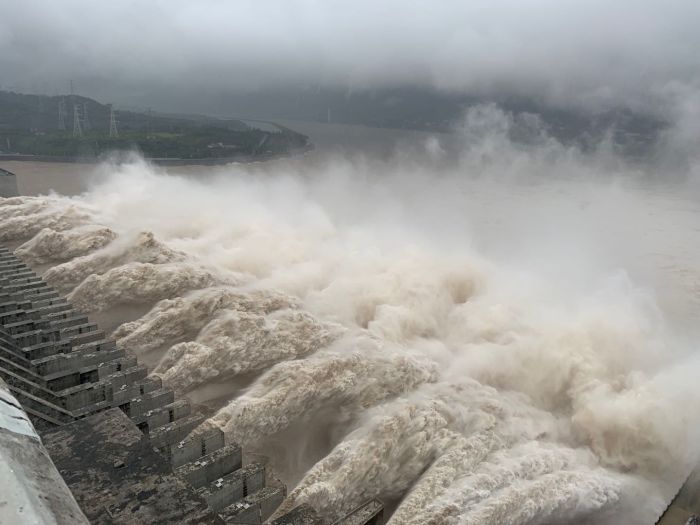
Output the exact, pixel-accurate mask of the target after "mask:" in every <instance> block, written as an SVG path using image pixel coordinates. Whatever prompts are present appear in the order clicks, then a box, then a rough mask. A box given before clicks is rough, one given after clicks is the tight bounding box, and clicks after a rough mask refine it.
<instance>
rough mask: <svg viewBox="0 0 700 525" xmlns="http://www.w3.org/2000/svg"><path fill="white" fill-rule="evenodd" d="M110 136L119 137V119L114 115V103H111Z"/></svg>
mask: <svg viewBox="0 0 700 525" xmlns="http://www.w3.org/2000/svg"><path fill="white" fill-rule="evenodd" d="M109 136H110V137H111V138H117V137H118V136H119V132H118V131H117V119H116V117H115V116H114V107H112V104H110V105H109Z"/></svg>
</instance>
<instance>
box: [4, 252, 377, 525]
mask: <svg viewBox="0 0 700 525" xmlns="http://www.w3.org/2000/svg"><path fill="white" fill-rule="evenodd" d="M0 377H1V378H2V379H3V380H4V381H5V383H7V386H8V387H9V390H10V391H11V393H12V394H13V395H14V397H15V398H16V399H17V400H18V401H19V402H20V403H21V405H22V408H23V409H24V410H25V412H26V413H27V414H28V415H29V418H30V419H31V421H32V423H33V424H34V426H35V428H36V429H37V430H38V431H39V432H40V433H41V435H42V440H43V441H44V445H45V446H46V449H47V450H48V452H49V454H50V455H51V459H52V461H53V462H54V464H55V465H56V467H57V468H58V470H59V472H60V473H61V475H62V476H63V478H64V480H65V481H66V483H67V485H68V487H69V488H70V490H71V492H72V493H73V495H74V497H75V499H76V501H77V502H78V504H79V505H80V507H81V509H82V511H83V512H84V514H85V516H86V517H87V519H88V520H89V521H90V522H91V523H130V524H131V523H231V524H246V525H255V524H262V523H266V522H268V519H269V518H270V516H271V515H272V514H273V513H274V511H275V510H276V509H277V507H278V506H279V505H280V503H281V502H282V501H283V499H284V498H285V496H286V487H285V486H284V484H282V483H281V482H279V481H278V480H277V479H276V478H275V477H274V476H273V474H272V472H270V469H269V468H268V466H267V465H265V463H264V461H262V462H251V463H248V464H244V461H243V453H242V450H241V447H240V446H238V445H237V444H235V443H226V440H225V436H224V434H223V433H222V432H221V430H219V429H218V428H210V429H208V430H206V431H204V430H198V431H197V432H192V431H193V430H194V429H196V428H198V427H200V425H201V423H202V422H203V420H204V418H203V417H202V416H201V415H200V414H196V413H194V412H193V410H192V408H191V406H190V404H189V402H188V401H187V400H185V399H176V398H175V395H174V392H173V391H172V390H171V389H169V388H168V387H167V386H164V385H163V384H162V382H161V380H160V378H158V377H153V376H149V375H148V370H147V369H146V367H144V366H142V365H139V363H138V360H137V359H136V358H135V357H134V356H133V355H131V354H130V353H129V352H128V349H123V348H119V347H118V346H117V345H116V343H115V342H114V341H113V340H110V339H109V338H108V337H107V336H106V334H105V333H104V332H102V331H101V330H100V329H99V327H98V326H97V325H95V324H94V323H91V322H90V320H89V319H88V316H87V315H85V314H84V313H82V312H80V311H78V310H76V309H75V308H74V307H73V306H72V305H71V304H70V303H69V302H68V301H67V300H66V299H65V298H63V297H61V296H60V295H59V294H58V293H57V292H56V291H55V290H53V289H52V288H51V287H49V286H48V285H47V284H46V283H45V282H44V281H43V280H42V279H41V278H40V277H39V276H37V275H36V274H35V273H34V272H33V271H32V270H31V269H30V268H28V267H27V266H26V265H25V264H24V263H23V262H22V261H21V260H19V259H18V258H17V257H16V256H15V255H14V254H13V253H12V252H11V251H10V250H8V249H7V248H5V247H0ZM382 514H383V506H382V505H381V503H380V502H378V501H377V500H372V501H369V502H367V503H366V504H364V505H362V506H361V507H359V508H357V509H355V510H354V511H353V512H351V513H350V514H348V516H346V517H344V518H342V519H341V520H339V521H338V522H336V523H337V524H338V525H366V524H369V525H377V524H380V523H382V522H383V517H382ZM58 522H59V523H61V521H60V519H59V521H58ZM322 523H324V521H323V520H322V519H321V518H319V517H318V515H317V514H316V512H315V511H314V509H312V508H311V507H308V506H306V505H302V506H300V507H297V508H296V509H294V510H293V511H292V512H290V513H288V514H286V515H284V516H282V517H279V518H277V519H276V520H275V521H274V524H275V525H318V524H322Z"/></svg>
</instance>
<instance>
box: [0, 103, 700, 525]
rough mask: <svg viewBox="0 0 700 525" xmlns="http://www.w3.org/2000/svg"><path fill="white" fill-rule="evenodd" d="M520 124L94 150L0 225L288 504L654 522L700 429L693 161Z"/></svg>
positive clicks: (479, 122) (11, 207)
mask: <svg viewBox="0 0 700 525" xmlns="http://www.w3.org/2000/svg"><path fill="white" fill-rule="evenodd" d="M511 125H512V119H510V118H509V117H508V115H506V114H504V113H502V112H500V111H499V110H498V109H497V108H495V107H493V106H489V107H486V108H480V109H478V110H476V111H475V112H472V113H471V114H469V115H467V116H466V118H465V120H464V125H463V127H462V129H461V131H460V135H459V137H461V140H462V144H461V147H460V148H459V150H458V154H457V155H456V156H449V155H447V153H446V146H445V144H443V143H442V140H444V137H440V136H436V137H432V138H430V139H427V140H426V141H425V142H424V143H423V144H422V145H420V146H416V147H413V148H411V149H410V150H406V149H401V148H399V149H397V150H396V151H395V152H394V154H393V155H392V156H390V157H389V158H382V159H375V158H371V157H367V156H362V155H345V156H342V155H329V156H323V157H321V158H314V159H302V160H300V161H299V162H287V161H285V162H270V163H263V164H257V165H228V166H224V167H220V168H216V169H213V170H211V171H209V172H206V173H204V172H201V171H194V172H192V173H191V174H189V175H173V174H171V173H168V172H166V171H164V170H162V169H160V168H157V167H154V166H152V165H149V164H147V163H146V162H144V161H143V160H141V159H139V158H138V157H133V158H131V159H128V161H126V162H123V161H122V162H120V163H106V164H103V165H101V166H99V167H98V168H96V171H95V173H94V174H93V181H94V182H93V184H92V187H91V188H90V189H89V190H88V191H87V192H85V193H84V194H82V195H78V196H75V197H65V196H61V195H58V194H49V195H43V196H35V197H18V198H11V199H4V200H2V201H0V224H1V225H2V229H1V231H2V241H3V242H5V243H12V244H13V245H15V246H17V247H18V248H17V253H18V254H20V255H21V256H22V257H23V258H25V259H26V260H28V261H34V262H35V263H36V264H41V265H43V266H42V267H44V268H46V271H45V272H44V277H45V279H46V280H47V281H48V282H49V283H50V284H52V285H54V286H56V287H57V288H58V289H60V290H61V291H62V292H64V293H67V294H69V295H68V297H69V299H70V300H71V301H73V302H74V303H75V304H76V305H77V306H78V307H79V308H81V309H83V310H85V311H87V312H88V313H90V314H91V316H92V317H93V318H95V319H98V320H100V322H101V324H103V325H104V324H105V323H103V321H106V322H107V325H109V326H114V327H115V329H114V331H113V334H112V335H113V337H115V338H116V339H117V341H118V343H119V344H120V345H121V346H123V347H124V348H125V349H127V350H128V351H130V352H133V353H134V354H136V355H138V356H139V358H140V359H142V360H144V361H145V362H147V363H149V364H150V365H151V366H152V370H153V372H152V373H154V374H157V375H159V376H161V377H162V378H163V380H164V382H165V383H166V384H168V385H170V386H171V387H173V388H174V389H175V390H176V391H177V392H178V394H182V395H185V396H187V397H189V398H190V399H191V400H192V401H193V402H195V403H196V404H197V405H198V407H199V408H200V410H202V411H204V412H205V413H206V414H207V415H208V420H207V421H206V422H205V423H204V425H216V426H219V427H220V428H222V429H223V430H224V431H225V433H226V434H227V438H228V439H231V440H234V441H236V442H238V443H240V444H241V445H242V446H243V447H244V448H245V449H246V450H250V451H253V452H260V453H263V454H266V455H268V456H270V461H271V463H272V466H273V468H274V469H275V472H276V473H278V474H279V475H280V476H281V477H282V478H283V480H284V481H285V482H287V483H288V484H289V489H290V491H289V495H288V497H287V500H286V501H285V502H284V503H283V506H282V510H284V509H289V508H291V507H293V506H294V505H297V504H299V503H303V502H306V503H309V504H311V505H312V506H314V507H315V508H316V509H317V510H318V511H319V512H320V513H321V514H322V516H323V517H324V519H325V520H326V521H328V522H331V521H332V520H334V519H335V518H336V517H338V516H339V515H342V513H343V512H347V511H349V510H351V509H352V508H354V507H355V506H356V505H358V504H359V503H361V502H362V501H364V500H365V499H367V498H369V497H380V498H382V499H383V500H384V501H385V502H387V503H389V505H390V506H391V508H395V512H394V513H393V515H392V517H391V519H390V523H392V524H404V523H479V524H486V523H494V524H495V523H503V519H504V516H507V521H506V522H507V523H513V524H521V523H522V524H524V523H563V522H569V521H578V522H580V523H619V522H620V521H621V520H623V521H624V522H625V523H640V524H641V523H649V522H652V521H654V520H655V519H656V517H657V516H658V515H659V514H660V513H661V512H662V511H663V509H664V508H665V507H666V505H667V504H668V501H670V499H671V497H672V496H673V494H674V493H675V492H676V491H677V490H678V488H679V487H680V485H681V484H682V483H683V481H684V479H685V477H686V476H687V474H688V472H689V471H690V469H691V468H692V466H693V465H694V461H695V460H696V458H697V454H698V450H697V445H696V444H697V443H698V442H700V441H698V439H697V438H698V430H700V427H699V426H698V423H699V421H698V418H697V414H695V410H694V408H693V407H694V406H695V403H697V401H698V394H697V388H696V386H695V385H696V377H697V372H698V369H699V368H698V365H699V364H700V363H698V360H697V357H696V352H695V350H696V341H697V337H698V333H697V328H696V324H697V323H695V322H694V319H696V316H697V314H698V312H699V311H700V305H699V304H698V301H697V297H696V286H697V283H698V282H700V280H699V278H700V275H698V273H697V268H698V267H700V265H699V264H698V263H699V262H700V254H699V253H698V249H697V246H698V243H697V242H696V236H697V231H698V228H700V216H699V215H698V212H697V209H696V207H695V206H694V204H693V202H694V196H695V189H694V188H695V186H694V183H693V181H692V179H690V180H689V179H686V180H682V179H680V178H674V179H669V178H668V177H666V176H665V175H666V174H664V173H658V172H657V171H656V170H658V169H660V168H658V167H640V166H638V165H633V164H630V163H628V162H626V161H625V160H623V159H620V158H618V157H616V156H615V155H614V153H612V152H610V151H609V150H607V149H606V148H605V146H604V145H601V147H600V148H599V149H598V150H596V151H594V152H586V153H584V152H582V151H580V150H578V149H576V148H574V147H571V146H564V145H562V144H561V143H559V142H557V141H556V140H555V139H553V138H551V137H549V136H547V135H546V132H545V131H544V130H540V131H541V132H540V133H539V134H538V137H539V140H537V141H534V142H531V143H529V144H527V145H524V144H521V143H515V142H513V141H511V139H510V138H509V133H507V131H508V128H509V126H511ZM688 162H689V163H690V162H692V159H691V160H688ZM76 169H83V168H78V167H76ZM688 169H690V170H691V171H693V170H695V169H697V168H695V167H694V166H691V167H690V168H688ZM660 188H663V189H660ZM525 501H527V502H528V504H527V505H525V504H524V502H525ZM280 512H281V510H280Z"/></svg>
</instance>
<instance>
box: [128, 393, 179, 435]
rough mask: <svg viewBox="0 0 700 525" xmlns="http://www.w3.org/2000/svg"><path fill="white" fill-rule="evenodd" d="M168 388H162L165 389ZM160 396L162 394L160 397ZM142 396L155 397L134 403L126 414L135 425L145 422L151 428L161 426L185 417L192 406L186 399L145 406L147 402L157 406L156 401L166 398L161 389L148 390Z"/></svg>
mask: <svg viewBox="0 0 700 525" xmlns="http://www.w3.org/2000/svg"><path fill="white" fill-rule="evenodd" d="M167 390H169V389H163V391H167ZM161 396H163V397H162V398H161ZM143 397H144V398H156V399H153V401H150V400H148V399H144V400H143V401H142V402H141V403H134V406H133V407H131V406H130V409H131V408H133V410H130V411H129V413H128V414H127V415H128V416H129V417H130V418H131V420H132V421H133V422H134V423H136V425H142V424H143V423H145V424H146V427H147V428H148V429H149V430H150V429H151V428H156V427H162V426H164V425H167V424H168V423H172V422H173V421H176V420H178V419H182V418H183V417H187V416H189V415H190V414H191V413H192V407H191V406H190V403H189V402H188V401H187V400H186V399H176V400H174V401H173V402H171V403H165V404H163V405H161V406H158V407H157V408H150V409H149V408H147V407H148V405H149V404H151V405H153V406H157V405H158V403H160V402H163V401H165V400H166V397H165V396H164V395H163V394H162V392H161V391H157V392H150V393H148V394H146V395H145V396H143Z"/></svg>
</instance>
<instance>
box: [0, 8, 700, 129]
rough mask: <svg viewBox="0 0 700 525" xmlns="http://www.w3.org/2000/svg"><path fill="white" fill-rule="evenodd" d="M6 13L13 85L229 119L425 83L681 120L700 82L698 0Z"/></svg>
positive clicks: (1, 34) (5, 58) (0, 23)
mask: <svg viewBox="0 0 700 525" xmlns="http://www.w3.org/2000/svg"><path fill="white" fill-rule="evenodd" d="M0 11H1V12H2V17H0V48H1V49H2V53H1V54H0V68H1V69H2V71H3V76H2V78H0V84H2V86H4V87H5V88H10V89H15V90H18V91H30V92H39V93H49V94H51V93H55V92H59V93H65V92H67V90H68V81H69V80H73V81H74V83H75V86H76V89H77V90H78V92H79V93H81V94H85V95H91V96H95V97H98V98H103V99H105V100H111V101H114V102H116V103H120V104H127V105H128V104H131V105H134V104H135V105H142V106H144V107H145V106H153V107H154V109H160V110H168V111H179V112H186V111H190V112H191V111H202V112H207V111H208V112H212V111H215V110H216V111H223V112H224V113H226V108H225V106H224V107H222V106H221V105H220V104H217V103H215V102H214V101H216V100H218V99H219V98H221V97H223V98H222V100H226V99H225V97H226V96H228V95H231V94H236V93H239V94H240V93H256V92H260V91H261V90H263V91H264V90H269V89H276V90H277V91H276V93H277V94H279V93H281V92H292V93H297V94H300V93H304V92H306V91H317V90H322V89H340V90H343V91H345V92H346V93H347V94H348V95H350V94H352V93H353V92H358V91H360V92H361V91H367V90H370V91H371V90H377V89H383V88H392V87H400V86H418V87H423V88H430V89H437V90H440V91H443V92H456V93H467V94H471V95H475V96H486V97H491V98H493V97H496V96H501V97H508V96H522V97H527V98H531V99H535V100H538V101H541V102H543V103H546V104H551V105H555V106H560V107H566V108H578V109H580V110H584V111H589V112H599V111H601V110H603V109H604V108H609V107H625V108H631V109H633V110H635V111H640V112H643V113H650V114H654V115H661V116H668V115H673V116H675V112H677V111H678V110H679V108H680V106H681V104H682V102H683V101H684V100H686V99H687V96H688V94H689V93H697V91H698V85H699V78H698V71H699V70H700V69H699V68H698V66H699V65H700V64H699V60H700V59H699V58H698V53H697V49H698V48H699V47H700V40H699V39H700V37H699V36H698V33H697V30H696V22H697V20H698V19H700V6H698V4H697V2H694V1H692V0H682V1H679V2H674V3H673V4H672V5H667V4H662V3H659V2H652V1H630V0H628V1H619V2H615V3H611V2H604V1H597V0H596V1H589V2H572V1H565V2H551V1H545V0H529V1H513V0H506V1H500V2H459V1H448V2H440V3H437V4H436V3H435V2H424V1H422V2H412V3H411V5H410V7H409V6H406V4H405V3H402V2H398V1H394V0H391V1H385V2H367V1H364V0H360V1H355V2H352V3H348V2H336V1H331V2H317V1H309V0H294V1H270V2H263V3H261V2H251V1H239V2H235V3H230V2H221V1H216V0H207V1H204V2H197V3H196V4H192V3H191V2H185V1H180V0H175V1H168V2H147V3H138V4H136V3H134V2H128V1H122V0H120V1H114V2H108V3H105V2H100V3H96V2H87V1H85V0H68V1H61V2H58V1H38V0H28V1H24V2H13V1H11V0H5V1H4V2H2V3H0ZM292 98H293V97H292ZM270 102H272V100H270ZM222 104H223V103H222ZM228 114H231V110H230V109H229V112H228Z"/></svg>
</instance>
